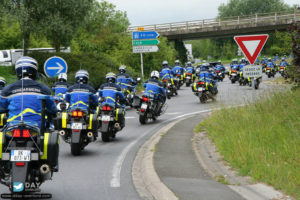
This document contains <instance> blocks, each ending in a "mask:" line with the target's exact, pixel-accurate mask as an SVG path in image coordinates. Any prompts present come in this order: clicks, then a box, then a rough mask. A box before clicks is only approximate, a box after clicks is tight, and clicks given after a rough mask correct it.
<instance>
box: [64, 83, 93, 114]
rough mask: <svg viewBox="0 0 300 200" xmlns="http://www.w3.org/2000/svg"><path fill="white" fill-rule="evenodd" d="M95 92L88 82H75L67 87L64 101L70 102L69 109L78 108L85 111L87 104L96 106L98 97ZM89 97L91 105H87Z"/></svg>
mask: <svg viewBox="0 0 300 200" xmlns="http://www.w3.org/2000/svg"><path fill="white" fill-rule="evenodd" d="M95 93H96V91H95V89H94V88H93V87H92V86H90V85H88V84H82V83H76V84H75V85H72V86H71V87H69V88H68V90H67V94H66V101H67V102H69V103H70V108H69V109H70V110H74V109H76V108H80V109H83V110H86V111H87V110H88V108H89V106H93V107H94V108H95V107H97V104H98V98H97V96H96V95H95ZM90 98H91V102H90V103H91V105H89V100H90Z"/></svg>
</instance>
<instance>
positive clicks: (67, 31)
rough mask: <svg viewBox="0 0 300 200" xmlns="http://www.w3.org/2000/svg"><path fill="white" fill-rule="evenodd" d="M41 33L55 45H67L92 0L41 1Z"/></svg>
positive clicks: (80, 23) (57, 46)
mask: <svg viewBox="0 0 300 200" xmlns="http://www.w3.org/2000/svg"><path fill="white" fill-rule="evenodd" d="M42 4H43V6H44V10H45V13H44V17H43V18H41V21H42V24H43V26H42V27H43V31H42V33H43V35H45V36H46V37H47V39H48V40H49V41H50V42H51V44H52V45H53V46H54V47H55V49H56V52H59V51H60V47H61V46H62V45H63V46H69V45H70V43H71V40H72V39H73V37H74V35H75V34H76V32H77V30H78V28H79V27H80V26H81V25H82V24H83V23H84V19H85V17H86V16H87V14H88V13H89V11H90V9H91V8H92V4H93V0H47V1H44V2H43V3H42Z"/></svg>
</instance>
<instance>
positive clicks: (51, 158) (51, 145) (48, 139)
mask: <svg viewBox="0 0 300 200" xmlns="http://www.w3.org/2000/svg"><path fill="white" fill-rule="evenodd" d="M41 142H42V145H43V146H42V150H43V155H42V156H41V157H40V158H41V160H46V162H47V163H48V164H49V165H50V166H51V167H53V166H57V165H58V155H59V137H58V133H57V132H52V133H44V139H43V140H41Z"/></svg>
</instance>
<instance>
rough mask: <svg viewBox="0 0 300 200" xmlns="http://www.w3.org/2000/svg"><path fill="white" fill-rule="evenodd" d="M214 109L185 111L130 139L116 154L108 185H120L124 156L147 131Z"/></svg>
mask: <svg viewBox="0 0 300 200" xmlns="http://www.w3.org/2000/svg"><path fill="white" fill-rule="evenodd" d="M212 110H214V109H208V110H202V111H196V112H192V113H187V114H184V115H179V116H177V117H174V118H171V119H168V120H166V121H164V122H163V123H161V124H157V126H155V127H153V128H152V129H150V130H149V131H147V132H145V133H143V134H142V135H140V136H139V137H138V138H137V139H135V140H134V141H132V142H131V143H130V144H128V145H127V146H126V147H125V148H124V149H123V151H122V153H121V154H120V155H119V156H118V158H117V160H116V162H115V164H114V166H113V168H112V179H111V181H110V187H113V188H118V187H120V186H121V170H122V165H123V163H124V160H125V157H126V156H127V154H128V152H129V151H130V150H131V148H132V147H133V146H134V145H135V144H136V143H137V142H139V141H140V140H141V139H142V138H143V137H144V136H146V135H148V134H149V133H151V132H152V131H154V130H155V129H157V128H158V127H161V126H163V125H164V124H166V123H169V122H172V121H174V120H176V119H179V118H182V117H186V116H190V115H195V114H201V113H206V112H210V111H212Z"/></svg>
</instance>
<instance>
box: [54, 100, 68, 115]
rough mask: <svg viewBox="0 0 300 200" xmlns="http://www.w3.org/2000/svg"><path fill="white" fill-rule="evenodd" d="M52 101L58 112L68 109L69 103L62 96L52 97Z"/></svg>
mask: <svg viewBox="0 0 300 200" xmlns="http://www.w3.org/2000/svg"><path fill="white" fill-rule="evenodd" d="M54 102H55V103H56V108H57V110H58V112H65V111H67V110H68V109H69V106H70V104H69V103H68V102H66V100H65V99H64V98H63V97H58V96H56V97H54Z"/></svg>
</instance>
